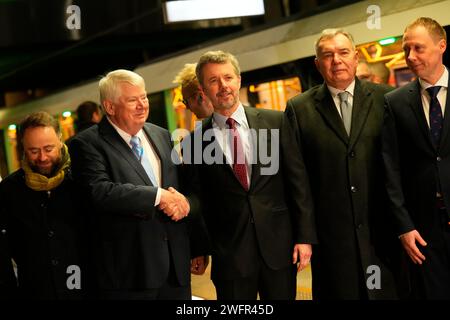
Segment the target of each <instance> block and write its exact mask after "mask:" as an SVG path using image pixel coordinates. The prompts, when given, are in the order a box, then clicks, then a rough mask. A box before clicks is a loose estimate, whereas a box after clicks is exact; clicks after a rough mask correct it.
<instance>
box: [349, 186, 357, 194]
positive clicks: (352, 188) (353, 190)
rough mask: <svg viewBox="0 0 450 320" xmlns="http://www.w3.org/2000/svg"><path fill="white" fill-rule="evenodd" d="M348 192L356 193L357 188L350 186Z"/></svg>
mask: <svg viewBox="0 0 450 320" xmlns="http://www.w3.org/2000/svg"><path fill="white" fill-rule="evenodd" d="M350 191H351V192H353V193H355V192H356V191H358V188H356V187H355V186H351V187H350Z"/></svg>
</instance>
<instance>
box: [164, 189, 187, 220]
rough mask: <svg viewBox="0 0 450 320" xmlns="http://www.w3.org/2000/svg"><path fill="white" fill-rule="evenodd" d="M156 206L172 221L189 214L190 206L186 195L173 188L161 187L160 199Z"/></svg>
mask: <svg viewBox="0 0 450 320" xmlns="http://www.w3.org/2000/svg"><path fill="white" fill-rule="evenodd" d="M158 208H159V209H160V210H162V211H164V213H165V214H166V215H167V216H168V217H170V219H172V220H173V221H178V220H181V219H183V218H184V217H186V216H187V215H188V214H189V211H190V209H191V208H190V206H189V202H188V201H187V199H186V197H185V196H183V195H182V194H181V193H179V192H178V191H177V190H176V189H175V188H172V187H169V189H167V190H165V189H162V193H161V200H160V202H159V206H158Z"/></svg>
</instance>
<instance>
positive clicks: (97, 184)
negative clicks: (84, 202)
mask: <svg viewBox="0 0 450 320" xmlns="http://www.w3.org/2000/svg"><path fill="white" fill-rule="evenodd" d="M104 152H105V151H104V150H101V148H100V147H95V145H94V144H93V143H91V142H90V141H86V139H85V138H84V139H80V138H75V139H74V140H73V141H72V142H71V144H70V155H71V159H72V172H73V176H74V178H75V180H76V182H77V183H78V185H79V186H80V187H81V188H82V191H83V192H85V193H86V195H87V196H88V199H90V200H91V201H92V204H93V206H94V208H95V210H96V211H98V212H103V213H108V214H122V215H129V216H134V217H137V218H153V217H154V216H155V214H156V212H157V208H156V207H155V206H154V204H155V199H156V194H157V190H158V188H156V187H153V186H142V185H134V184H131V183H120V182H116V181H114V180H113V178H112V176H111V172H112V171H111V169H112V168H111V166H113V165H117V166H120V165H122V164H121V163H114V164H110V163H108V161H107V160H106V159H105V157H104V155H103V153H104ZM125 171H126V169H124V172H125Z"/></svg>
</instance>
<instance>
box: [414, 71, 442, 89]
mask: <svg viewBox="0 0 450 320" xmlns="http://www.w3.org/2000/svg"><path fill="white" fill-rule="evenodd" d="M419 83H420V88H421V89H422V92H423V91H425V90H426V89H427V88H429V87H435V86H441V87H444V88H447V86H448V70H447V68H445V67H444V73H442V76H441V77H440V78H439V80H438V81H437V82H436V83H435V84H430V83H428V82H426V81H425V80H423V79H420V78H419Z"/></svg>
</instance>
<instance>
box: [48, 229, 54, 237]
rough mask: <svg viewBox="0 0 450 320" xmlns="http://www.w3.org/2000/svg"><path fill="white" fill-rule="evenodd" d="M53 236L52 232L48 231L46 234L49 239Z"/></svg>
mask: <svg viewBox="0 0 450 320" xmlns="http://www.w3.org/2000/svg"><path fill="white" fill-rule="evenodd" d="M54 234H55V233H54V232H53V231H52V230H50V231H49V232H48V237H49V238H51V237H53V236H54Z"/></svg>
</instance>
